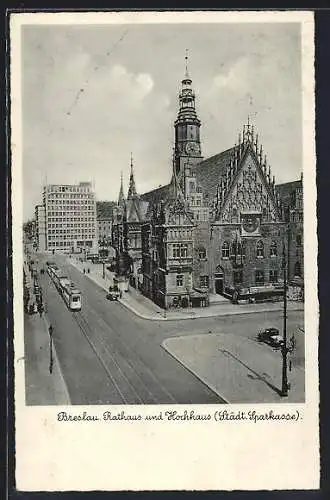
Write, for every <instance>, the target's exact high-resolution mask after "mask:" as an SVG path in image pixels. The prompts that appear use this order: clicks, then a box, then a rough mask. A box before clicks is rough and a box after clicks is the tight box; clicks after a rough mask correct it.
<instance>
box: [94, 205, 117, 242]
mask: <svg viewBox="0 0 330 500" xmlns="http://www.w3.org/2000/svg"><path fill="white" fill-rule="evenodd" d="M114 206H115V203H114V202H113V201H97V202H96V221H97V238H98V242H99V244H101V243H103V242H110V241H111V233H112V220H113V208H114Z"/></svg>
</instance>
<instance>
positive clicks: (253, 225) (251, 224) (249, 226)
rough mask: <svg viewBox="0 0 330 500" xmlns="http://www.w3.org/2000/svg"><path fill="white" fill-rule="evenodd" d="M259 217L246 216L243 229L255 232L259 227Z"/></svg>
mask: <svg viewBox="0 0 330 500" xmlns="http://www.w3.org/2000/svg"><path fill="white" fill-rule="evenodd" d="M258 223H259V221H258V218H257V217H255V216H249V217H244V219H243V229H244V231H246V232H247V233H254V232H255V230H256V229H257V227H258Z"/></svg>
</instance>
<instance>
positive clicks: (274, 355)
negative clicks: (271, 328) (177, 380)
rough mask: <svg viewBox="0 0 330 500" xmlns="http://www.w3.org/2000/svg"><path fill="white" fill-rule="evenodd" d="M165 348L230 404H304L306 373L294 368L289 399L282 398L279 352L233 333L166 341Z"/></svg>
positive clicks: (289, 379) (163, 345) (164, 342)
mask: <svg viewBox="0 0 330 500" xmlns="http://www.w3.org/2000/svg"><path fill="white" fill-rule="evenodd" d="M162 347H163V348H164V349H165V350H166V351H167V352H168V353H169V354H171V355H172V356H173V357H174V358H175V359H177V361H179V363H181V364H182V365H183V366H184V367H185V368H187V369H188V370H189V371H190V372H192V373H193V374H194V375H195V376H196V377H198V378H199V379H200V380H201V381H202V382H204V383H205V384H206V385H207V386H208V387H210V389H212V390H213V391H214V392H215V393H217V394H218V395H219V396H220V397H221V398H223V399H224V400H225V401H227V403H232V404H235V403H236V404H239V403H251V404H252V403H253V404H255V403H283V402H288V403H302V402H304V400H305V371H304V370H303V369H301V368H299V367H292V371H291V372H288V381H289V383H290V384H291V389H290V390H289V395H288V397H285V398H283V397H281V396H280V395H279V390H280V388H281V377H282V358H281V353H280V352H279V351H273V350H272V349H271V348H270V347H268V346H266V345H262V344H258V343H257V342H254V341H252V340H250V339H247V338H244V337H240V336H238V335H234V334H206V335H193V336H184V337H176V338H170V339H166V340H164V341H163V343H162Z"/></svg>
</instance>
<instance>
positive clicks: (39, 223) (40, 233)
mask: <svg viewBox="0 0 330 500" xmlns="http://www.w3.org/2000/svg"><path fill="white" fill-rule="evenodd" d="M34 238H35V244H36V248H37V250H38V251H39V252H43V251H44V250H46V209H45V207H44V205H36V207H35V235H34Z"/></svg>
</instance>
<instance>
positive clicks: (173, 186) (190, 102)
mask: <svg viewBox="0 0 330 500" xmlns="http://www.w3.org/2000/svg"><path fill="white" fill-rule="evenodd" d="M200 128H201V121H200V120H199V118H198V116H197V112H196V106H195V93H194V91H193V88H192V80H191V78H190V76H189V73H188V69H187V67H186V73H185V76H184V78H183V80H182V88H181V92H180V95H179V111H178V116H177V119H176V120H175V122H174V131H175V145H174V151H173V162H172V178H171V182H170V183H169V184H168V185H165V186H162V187H160V188H158V189H155V190H152V191H150V192H147V193H144V194H142V195H138V194H137V192H136V188H135V180H134V174H133V167H132V163H131V178H130V188H129V193H128V196H127V200H125V199H124V197H123V192H122V189H123V188H122V186H121V194H120V196H119V200H118V214H119V219H118V220H117V221H114V224H113V228H114V233H115V237H114V238H113V240H114V242H115V244H116V241H119V240H118V238H117V240H116V234H118V235H119V234H126V239H125V241H126V248H127V250H128V251H129V252H130V253H131V255H132V257H133V260H134V259H135V261H136V262H137V263H138V267H137V266H136V267H135V270H134V271H133V269H131V273H133V274H134V275H135V278H134V281H136V280H137V281H138V283H139V288H140V290H141V291H142V292H143V293H144V294H145V295H146V296H147V297H149V298H150V299H152V300H153V301H155V302H156V303H157V304H159V305H160V306H161V307H164V308H168V307H172V306H173V307H175V306H176V305H180V306H183V307H185V306H189V305H200V306H206V305H208V304H209V297H210V296H214V295H219V296H224V297H228V298H231V299H232V300H234V301H239V300H249V301H255V300H264V299H270V300H276V299H277V298H281V297H283V267H284V265H288V261H289V262H291V260H292V251H291V249H290V248H289V245H290V242H291V241H292V240H294V241H295V242H296V243H297V242H298V243H299V241H301V240H299V238H301V236H299V234H301V233H302V228H301V227H300V224H302V216H300V215H299V214H300V212H299V214H298V215H297V210H298V209H297V207H294V208H295V210H294V209H293V201H292V200H293V199H294V200H297V201H296V204H297V203H300V205H299V206H300V208H301V210H302V202H301V198H302V181H301V190H299V189H298V187H297V186H294V188H292V189H295V196H294V195H293V194H290V193H291V191H292V190H290V187H287V188H284V187H282V188H281V187H280V186H281V185H279V186H276V183H275V177H274V176H273V174H272V172H271V168H270V166H269V165H268V163H267V158H266V155H265V154H264V151H263V147H262V145H261V144H260V143H259V138H258V135H257V134H256V133H255V131H254V127H253V125H252V124H251V123H250V122H249V120H248V122H247V124H246V125H244V126H243V130H242V133H241V134H240V135H239V137H238V140H237V143H236V144H235V145H234V146H233V147H232V148H230V149H228V150H226V151H224V152H222V153H219V154H217V155H215V156H212V157H210V158H206V159H204V158H203V156H202V147H201V137H200ZM291 184H293V183H291ZM282 186H284V185H282ZM284 191H285V193H286V196H287V198H288V199H289V200H290V202H288V201H287V202H285V200H283V196H282V194H283V192H284ZM300 195H301V198H299V196H300ZM288 203H289V204H290V206H289V207H288ZM288 210H289V211H290V210H291V212H290V213H291V216H290V217H291V218H290V219H289V220H288V215H287V214H288ZM293 212H294V215H293ZM301 213H302V212H301ZM120 214H121V215H120ZM298 220H299V222H298ZM289 222H290V224H289V225H290V228H288V223H289ZM124 226H125V228H124ZM125 232H126V233H125ZM296 233H297V236H296ZM298 233H299V234H298ZM298 254H299V255H298ZM296 255H298V257H297V259H298V260H297V262H298V261H299V263H300V264H299V265H298V264H297V265H296V267H294V265H293V266H292V265H291V264H289V265H288V268H289V278H290V279H293V278H294V276H295V272H296V271H297V272H298V273H299V275H300V278H301V277H302V275H303V263H302V261H303V249H302V245H300V247H299V252H298V251H296ZM289 257H290V258H291V260H290V259H289ZM299 266H300V267H299Z"/></svg>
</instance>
